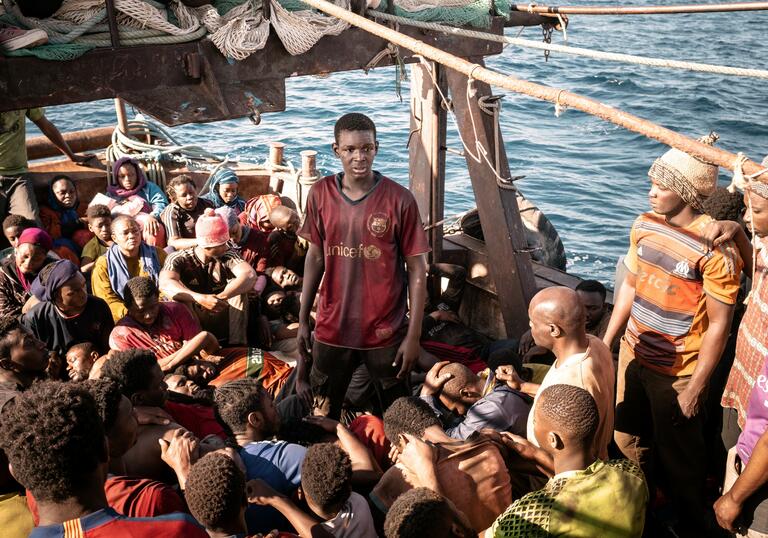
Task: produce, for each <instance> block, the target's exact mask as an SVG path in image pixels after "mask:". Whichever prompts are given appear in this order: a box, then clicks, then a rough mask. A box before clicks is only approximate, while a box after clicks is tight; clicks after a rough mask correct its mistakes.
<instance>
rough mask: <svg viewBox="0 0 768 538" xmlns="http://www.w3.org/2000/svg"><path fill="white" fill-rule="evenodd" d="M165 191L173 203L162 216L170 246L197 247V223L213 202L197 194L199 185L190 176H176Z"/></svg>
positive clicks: (179, 247) (178, 248)
mask: <svg viewBox="0 0 768 538" xmlns="http://www.w3.org/2000/svg"><path fill="white" fill-rule="evenodd" d="M165 191H166V193H168V199H169V200H170V202H171V203H170V204H168V207H166V208H165V210H164V211H163V214H162V215H160V218H161V219H162V221H163V224H164V225H165V230H166V233H167V234H168V246H170V247H173V248H174V249H176V250H181V249H185V248H189V247H196V246H197V239H196V238H195V223H196V222H197V219H198V217H200V215H202V214H203V212H204V211H205V210H206V209H207V208H209V207H211V208H212V207H213V204H212V203H211V202H210V201H208V200H206V199H205V198H200V197H199V196H198V195H197V186H196V185H195V182H194V181H192V178H191V177H189V176H184V175H182V176H176V177H175V178H173V179H172V180H171V181H170V183H168V186H167V187H166V189H165Z"/></svg>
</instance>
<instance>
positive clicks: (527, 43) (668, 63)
mask: <svg viewBox="0 0 768 538" xmlns="http://www.w3.org/2000/svg"><path fill="white" fill-rule="evenodd" d="M368 15H370V16H372V17H374V18H376V19H381V20H385V21H390V22H395V23H397V24H402V25H404V26H414V27H417V28H424V29H427V30H436V31H439V32H445V33H448V34H453V35H459V36H463V37H472V38H476V39H482V40H485V41H495V42H497V43H505V44H510V45H516V46H518V47H525V48H532V49H539V50H547V51H555V52H562V53H564V54H573V55H575V56H584V57H587V58H595V59H598V60H607V61H612V62H621V63H629V64H636V65H647V66H651V67H663V68H668V69H682V70H686V71H697V72H702V73H715V74H718V75H731V76H737V77H752V78H762V79H768V71H766V70H764V69H747V68H741V67H729V66H724V65H712V64H704V63H698V62H688V61H682V60H668V59H663V58H649V57H647V56H636V55H633V54H621V53H617V52H602V51H596V50H591V49H585V48H581V47H571V46H567V45H553V44H550V43H541V42H538V41H532V40H530V39H521V38H516V37H507V36H501V35H496V34H491V33H488V32H479V31H477V30H466V29H464V28H455V27H453V26H445V25H442V24H437V23H432V22H420V21H414V20H411V19H407V18H405V17H398V16H397V15H390V14H388V13H381V12H379V11H374V10H370V9H369V10H368Z"/></svg>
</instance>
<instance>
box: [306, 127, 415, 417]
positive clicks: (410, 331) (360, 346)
mask: <svg viewBox="0 0 768 538" xmlns="http://www.w3.org/2000/svg"><path fill="white" fill-rule="evenodd" d="M334 136H335V140H336V141H335V142H334V144H333V146H332V147H333V152H334V153H335V154H336V156H337V157H339V159H340V160H341V164H342V168H343V172H340V173H338V174H335V175H332V176H327V177H325V178H323V179H322V180H320V181H319V182H318V183H316V184H315V185H314V186H313V187H312V190H311V191H310V193H309V198H308V200H307V209H306V217H305V220H304V224H303V226H302V227H301V230H300V231H299V235H300V236H302V237H304V238H305V239H307V240H308V241H309V242H310V247H309V251H308V252H307V258H306V262H305V265H304V287H303V293H302V303H301V312H300V315H299V330H298V336H297V339H298V345H299V351H300V353H301V355H302V360H301V361H299V365H298V368H299V370H298V372H297V374H298V375H299V379H300V381H298V382H297V390H298V392H299V394H302V395H304V397H308V396H309V390H310V388H311V391H312V395H313V397H314V404H315V407H316V408H317V409H318V410H319V412H320V413H321V414H325V415H328V416H331V417H333V418H336V419H338V418H339V416H340V413H341V407H342V403H343V399H344V394H345V392H346V390H347V387H348V386H349V382H350V379H351V377H352V372H353V371H354V369H355V368H356V367H357V366H358V365H359V364H361V363H363V364H365V365H366V367H367V368H368V371H369V373H370V375H371V377H372V379H373V380H374V386H375V387H376V391H377V394H378V396H379V404H380V405H381V406H382V408H383V409H386V407H387V405H388V404H389V403H391V402H392V401H394V399H396V398H397V397H399V396H403V395H405V393H406V392H405V383H404V379H405V378H406V376H407V375H408V373H409V371H410V370H411V368H412V366H413V364H414V362H415V361H416V359H417V357H418V355H419V336H420V332H421V320H422V316H423V305H424V301H425V297H426V285H425V282H426V273H427V265H426V260H425V258H424V254H425V253H426V252H428V251H429V245H428V243H427V237H426V234H425V233H424V229H423V227H422V223H421V218H420V217H419V209H418V206H417V205H416V200H415V199H414V198H413V195H412V194H411V193H410V192H409V191H408V190H407V189H405V188H403V187H401V186H400V185H398V184H397V183H395V182H394V181H392V180H390V179H388V178H386V177H384V176H383V175H381V174H380V173H379V172H376V171H374V170H373V160H374V158H375V156H376V153H377V151H378V147H379V146H378V142H377V141H376V126H375V125H374V123H373V122H372V121H371V120H370V118H368V117H366V116H364V115H362V114H357V113H351V114H345V115H344V116H342V117H341V118H339V120H338V121H337V122H336V126H335V128H334ZM321 280H322V287H321V286H320V281H321ZM318 288H319V290H320V291H319V293H320V297H319V301H318V305H317V323H316V327H315V333H314V343H312V344H310V311H311V310H312V306H313V304H314V302H315V296H316V294H317V293H318ZM409 295H410V296H409ZM408 299H410V304H411V306H412V308H411V312H410V318H409V317H408V316H407V310H408ZM310 365H311V366H310ZM308 368H309V369H310V372H309V380H310V384H309V385H307V383H306V379H307V375H306V374H307V371H306V370H307V369H308ZM383 409H382V410H383Z"/></svg>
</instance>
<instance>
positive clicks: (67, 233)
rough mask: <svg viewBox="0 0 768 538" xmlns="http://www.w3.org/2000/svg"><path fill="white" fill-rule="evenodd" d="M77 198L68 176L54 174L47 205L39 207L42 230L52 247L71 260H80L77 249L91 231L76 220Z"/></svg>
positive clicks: (75, 189)
mask: <svg viewBox="0 0 768 538" xmlns="http://www.w3.org/2000/svg"><path fill="white" fill-rule="evenodd" d="M79 206H80V198H79V196H78V195H77V188H76V187H75V183H74V181H72V179H71V178H69V176H65V175H58V176H55V177H54V178H53V179H52V180H51V182H50V183H49V184H48V205H42V206H40V221H41V222H42V223H43V226H42V227H43V229H44V230H45V231H47V232H48V233H49V234H50V236H51V237H52V238H53V250H54V252H56V254H58V255H59V256H61V257H62V258H65V259H67V260H71V261H72V262H73V263H77V264H79V263H80V251H81V250H82V248H83V246H84V245H85V244H86V243H87V242H88V241H90V240H91V237H93V234H92V233H91V232H90V231H89V230H88V228H87V227H86V225H85V222H83V221H82V220H81V219H80V214H79V213H78V207H79Z"/></svg>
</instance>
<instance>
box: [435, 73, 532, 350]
mask: <svg viewBox="0 0 768 538" xmlns="http://www.w3.org/2000/svg"><path fill="white" fill-rule="evenodd" d="M446 77H447V80H448V88H449V90H450V93H451V99H452V103H453V108H454V111H455V113H456V119H457V122H458V126H459V130H460V132H461V136H462V138H463V139H464V141H465V143H466V144H467V145H468V146H469V150H468V151H466V150H465V152H464V153H465V155H466V161H467V167H468V169H469V175H470V178H471V180H472V189H473V190H474V193H475V201H476V203H477V210H478V212H479V214H480V223H481V225H482V228H483V235H484V237H485V242H486V244H487V245H488V246H489V248H488V249H487V255H488V271H489V274H490V276H491V278H492V279H493V282H494V283H495V286H496V293H497V295H498V299H499V304H500V305H501V313H502V316H503V318H504V326H505V328H506V332H507V337H509V338H512V337H518V336H520V335H521V334H522V333H523V332H525V331H526V330H527V329H528V315H527V314H528V303H529V302H530V300H531V298H532V297H533V295H534V294H535V293H536V282H535V278H534V273H533V268H532V266H531V256H530V253H529V252H527V248H528V244H527V242H526V240H525V232H524V228H523V222H522V220H521V218H520V213H519V211H518V208H517V199H516V197H515V192H514V191H513V190H509V189H502V188H499V186H498V184H497V180H496V176H495V174H494V171H493V169H491V167H490V166H489V165H488V164H487V163H486V162H485V161H482V162H477V161H476V160H475V159H473V158H472V156H471V155H470V152H471V153H474V154H477V153H478V149H477V148H476V146H475V140H477V141H478V142H479V143H480V144H481V145H482V146H483V147H484V148H485V149H486V152H487V158H488V160H489V161H490V162H491V164H493V165H494V167H495V164H496V155H497V151H496V146H495V140H496V138H495V136H494V133H495V129H496V126H495V123H494V118H493V116H491V115H488V114H486V113H485V112H483V111H482V110H481V108H480V106H479V104H478V100H479V99H481V98H483V97H487V96H491V95H492V93H491V89H490V87H489V86H488V85H487V84H485V83H482V82H480V81H474V88H475V92H474V95H470V96H468V95H467V77H466V76H465V75H463V74H462V73H459V72H458V71H455V70H453V69H446ZM473 120H474V123H473ZM498 141H499V151H498V158H499V162H498V171H499V175H500V176H501V177H502V178H508V177H510V176H509V163H508V161H507V156H506V152H505V151H504V142H503V139H502V137H501V133H499V134H498Z"/></svg>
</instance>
